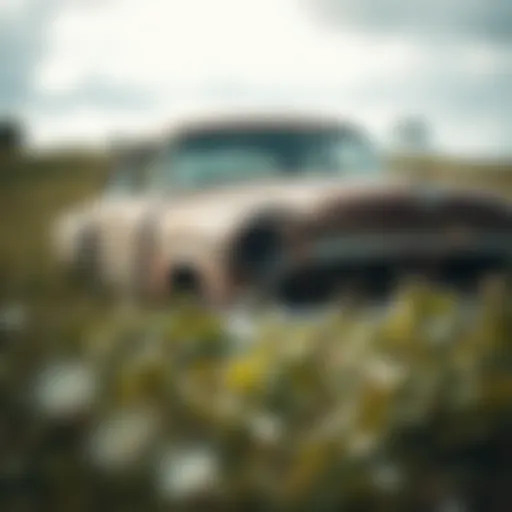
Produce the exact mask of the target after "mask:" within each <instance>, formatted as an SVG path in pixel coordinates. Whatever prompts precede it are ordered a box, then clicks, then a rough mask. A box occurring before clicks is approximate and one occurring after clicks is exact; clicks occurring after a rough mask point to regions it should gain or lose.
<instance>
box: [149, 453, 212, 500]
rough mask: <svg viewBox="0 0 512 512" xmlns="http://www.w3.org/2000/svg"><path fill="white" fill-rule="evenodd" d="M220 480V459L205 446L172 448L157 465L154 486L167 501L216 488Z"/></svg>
mask: <svg viewBox="0 0 512 512" xmlns="http://www.w3.org/2000/svg"><path fill="white" fill-rule="evenodd" d="M219 481H220V462H219V460H218V457H217V455H216V453H215V452H214V451H213V450H211V449H209V448H208V447H201V446H197V447H192V448H188V449H179V448H178V449H174V450H173V449H171V450H170V451H169V452H168V453H167V454H165V455H164V456H163V457H162V459H161V460H160V463H159V465H158V468H157V475H156V486H157V491H158V492H159V494H160V495H161V496H162V497H163V498H164V499H168V500H180V499H187V498H192V497H196V496H200V495H203V494H205V493H209V492H211V491H213V490H215V489H216V488H217V486H218V484H219Z"/></svg>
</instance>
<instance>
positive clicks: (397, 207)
mask: <svg viewBox="0 0 512 512" xmlns="http://www.w3.org/2000/svg"><path fill="white" fill-rule="evenodd" d="M163 205H164V207H163V209H162V210H161V212H160V213H161V215H160V221H161V223H162V224H161V225H162V226H164V227H165V229H166V230H170V231H172V232H173V233H176V232H180V233H182V234H183V236H185V237H188V236H190V235H191V234H193V233H199V232H200V233H201V235H203V236H206V237H207V236H211V237H215V238H216V237H219V236H222V235H229V234H230V233H231V232H232V231H233V230H234V229H236V228H237V227H238V226H240V225H242V224H243V223H246V222H248V221H250V220H251V219H252V218H254V217H255V216H256V215H258V214H261V213H264V212H265V211H275V210H277V211H283V212H287V213H289V214H292V216H293V215H295V216H296V218H298V219H299V218H301V217H303V218H304V219H305V220H306V221H307V220H308V219H323V218H325V219H327V218H328V217H329V214H331V217H332V216H333V215H334V217H337V218H338V219H339V218H343V219H345V220H348V223H350V222H351V220H350V219H351V218H353V217H354V218H355V217H357V218H361V221H362V222H363V221H364V222H365V223H366V224H367V225H369V226H370V227H369V229H372V226H374V227H375V228H376V229H378V230H381V229H386V226H387V224H386V223H387V222H388V221H389V222H391V221H392V222H394V223H395V224H396V225H397V227H398V228H399V229H401V228H408V227H409V228H412V229H413V230H414V229H415V228H416V227H420V224H423V225H424V226H426V225H427V224H432V225H436V223H437V222H439V219H440V216H441V217H443V216H444V218H446V219H447V218H448V217H450V218H451V220H453V222H455V223H459V222H465V221H466V220H468V221H469V222H474V223H476V224H478V223H480V224H481V225H482V226H484V225H485V224H486V223H487V224H488V225H489V226H491V227H492V226H493V225H496V226H497V225H498V224H500V223H501V226H502V227H503V226H505V227H506V230H507V231H508V230H509V229H510V228H511V208H510V202H506V201H505V200H503V199H500V198H498V197H496V196H494V195H492V194H486V193H484V192H482V191H471V190H464V189H462V188H461V187H457V188H446V187H440V186H433V185H427V184H425V183H418V182H417V181H413V180H410V179H408V178H403V177H395V178H390V177H389V176H382V177H371V178H366V179H361V178H358V179H339V178H338V179H313V178H302V179H293V180H292V179H287V180H282V181H273V182H268V183H258V184H257V185H256V184H250V185H246V186H236V187H235V186H232V187H223V188H218V189H215V190H208V191H204V192H194V193H189V194H184V195H181V196H177V197H173V198H170V199H168V200H166V201H165V202H164V203H163ZM383 212H384V214H383ZM391 213H393V215H394V216H395V219H394V220H392V219H391ZM368 216H369V217H371V218H370V219H368ZM436 216H437V217H436ZM363 217H365V219H363ZM407 223H409V224H410V226H406V224H407ZM356 224H357V223H356ZM356 224H354V226H353V228H354V229H359V226H358V225H356Z"/></svg>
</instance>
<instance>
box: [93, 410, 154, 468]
mask: <svg viewBox="0 0 512 512" xmlns="http://www.w3.org/2000/svg"><path fill="white" fill-rule="evenodd" d="M157 432H158V419H157V416H156V415H155V414H154V413H153V412H152V411H150V410H144V409H141V410H122V411H117V412H115V413H114V414H113V415H112V416H111V417H108V418H107V419H106V420H104V421H102V422H101V423H100V424H99V425H98V426H97V428H96V429H95V431H94V432H93V434H92V437H91V440H90V443H89V446H88V448H89V457H90V460H91V461H92V463H93V464H94V465H95V466H98V467H99V468H101V469H104V470H107V471H117V470H119V469H123V468H127V467H134V466H135V465H136V464H138V463H139V462H141V460H142V459H143V457H144V455H145V453H146V452H147V450H148V448H149V447H150V445H151V443H152V441H153V440H154V438H155V437H156V434H157Z"/></svg>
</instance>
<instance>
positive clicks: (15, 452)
mask: <svg viewBox="0 0 512 512" xmlns="http://www.w3.org/2000/svg"><path fill="white" fill-rule="evenodd" d="M2 158H3V160H2V163H1V167H2V168H1V171H0V305H1V306H2V315H1V318H0V342H1V343H0V405H1V413H0V435H1V436H2V437H1V440H2V443H0V508H1V509H2V510H9V511H10V510H38V509H39V508H45V509H48V510H52V511H53V510H55V511H58V510H63V511H64V510H66V511H70V510H73V511H75V510H84V511H85V510H93V509H98V510H102V509H105V510H123V511H124V510H152V509H155V510H156V509H161V507H164V509H167V508H169V507H173V508H172V509H175V506H176V504H177V503H178V504H183V503H184V502H188V503H190V502H191V503H193V504H194V505H196V506H197V507H199V509H204V506H205V505H206V504H208V505H211V503H212V502H213V501H215V502H217V504H220V505H221V508H222V509H225V508H226V506H227V505H230V506H235V505H236V506H237V508H240V509H242V506H243V505H245V504H247V502H248V501H249V500H250V501H252V502H256V503H258V504H260V505H262V506H263V505H267V506H269V505H274V506H278V507H279V506H282V507H288V508H289V507H293V509H294V510H295V509H304V510H312V509H315V510H317V509H318V510H326V509H327V510H338V509H339V505H340V503H342V504H343V503H344V504H345V505H346V507H347V509H348V510H386V511H387V510H433V509H435V507H437V506H438V505H439V504H440V503H441V502H443V503H446V502H449V501H450V499H452V500H456V501H457V500H462V501H466V504H467V506H468V507H472V509H475V510H490V511H492V510H499V509H500V508H499V507H501V509H500V510H503V509H504V510H508V509H511V508H512V504H511V498H512V493H511V492H510V488H511V483H512V482H511V481H510V475H511V474H512V467H511V465H510V461H511V460H512V459H511V458H510V456H509V455H507V454H510V453H511V452H510V450H511V448H512V447H511V443H510V439H509V438H510V436H509V435H508V434H507V432H508V429H510V426H511V420H512V355H511V354H512V352H511V343H512V325H511V319H512V313H511V302H510V291H508V292H507V291H506V289H505V288H506V287H505V286H504V284H503V283H502V282H499V281H497V282H494V281H493V282H489V283H487V285H486V287H485V292H484V293H482V295H481V296H480V298H479V299H478V300H477V301H476V302H468V301H461V300H459V299H458V298H457V297H454V296H452V295H451V294H449V293H446V292H445V291H444V290H431V289H429V288H428V287H427V288H425V287H423V286H422V285H420V284H418V283H409V284H404V288H403V290H401V291H400V293H398V295H396V297H395V301H394V302H393V303H391V304H390V305H389V308H388V309H386V310H383V311H380V312H375V311H371V310H367V309H353V310H352V309H351V310H345V311H342V310H334V311H333V312H332V314H329V315H327V316H326V317H325V318H323V319H321V320H319V319H316V320H307V319H302V320H301V321H293V322H291V323H290V322H287V321H286V320H285V319H282V318H278V317H277V318H276V317H274V316H265V317H262V318H260V319H259V322H258V323H257V324H254V323H248V321H247V319H245V320H244V319H235V320H236V321H234V323H228V324H220V323H219V319H218V318H215V317H212V316H210V315H207V314H205V313H204V312H201V311H198V310H196V309H195V308H193V307H192V306H191V305H187V304H185V305H183V306H182V307H181V309H178V310H175V311H172V312H170V311H166V310H164V311H142V310H134V309H128V310H126V309H122V308H121V309H112V308H108V309H107V308H105V302H104V301H103V300H102V299H100V298H98V297H90V296H88V295H87V294H86V293H85V292H84V291H82V290H79V289H75V288H74V287H73V286H72V285H71V284H70V283H69V282H68V281H67V280H66V279H64V278H63V277H62V276H60V274H59V270H58V268H56V267H55V265H54V264H53V263H52V260H51V258H50V255H49V254H48V245H47V243H48V226H49V223H50V221H51V220H52V219H53V218H54V216H55V215H56V214H57V213H58V212H59V211H61V210H62V209H63V208H66V207H68V206H71V205H73V204H75V203H76V202H78V201H80V200H82V199H84V198H86V197H87V196H89V195H91V194H94V193H96V191H97V190H98V187H100V184H101V182H102V180H103V179H104V177H105V173H106V168H107V160H106V159H105V158H104V157H91V156H79V157H77V156H76V155H68V156H51V157H44V158H43V157H36V156H31V157H23V158H21V157H20V156H10V157H8V156H5V155H4V157H2ZM414 168H415V169H416V170H417V172H420V171H421V172H424V173H425V175H428V176H429V177H431V178H433V179H437V180H441V181H451V182H464V184H468V183H471V182H472V183H474V184H475V186H478V187H482V186H486V187H489V188H494V189H496V190H498V191H500V192H502V193H510V192H512V166H510V165H502V166H501V165H500V166H498V167H496V168H494V167H483V166H482V167H474V168H469V164H468V165H465V166H462V167H461V164H457V163H450V162H443V165H441V164H440V163H439V162H436V161H434V160H432V161H429V162H423V163H422V166H421V169H418V167H417V166H415V167H414ZM401 172H406V171H405V169H403V170H402V171H401ZM407 172H414V171H412V170H410V171H407ZM198 499H199V501H197V500H198ZM201 500H202V501H201ZM201 507H202V508H201ZM421 507H423V508H421Z"/></svg>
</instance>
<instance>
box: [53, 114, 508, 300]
mask: <svg viewBox="0 0 512 512" xmlns="http://www.w3.org/2000/svg"><path fill="white" fill-rule="evenodd" d="M135 153H136V154H133V152H132V154H130V153H128V154H127V156H126V158H124V159H123V160H121V162H120V163H118V164H117V165H115V166H114V169H113V171H112V173H111V176H110V177H109V179H108V180H107V184H106V186H105V190H104V191H103V193H102V194H100V195H99V197H97V198H94V199H92V200H91V201H90V202H87V203H86V204H84V205H82V206H81V207H79V208H76V209H74V210H73V211H70V212H65V213H64V215H63V216H62V217H61V218H59V219H58V221H57V223H56V225H55V232H54V236H55V238H54V240H55V249H56V252H57V255H58V257H59V258H60V260H61V261H62V263H63V264H65V265H67V266H75V267H80V268H81V269H82V270H84V271H86V272H88V274H89V275H90V276H91V278H92V277H93V276H94V277H95V279H97V280H98V281H99V282H101V283H103V284H106V285H108V286H110V287H112V288H113V289H116V290H119V291H122V292H123V293H136V294H138V295H144V296H150V297H164V298H165V297H172V296H176V295H177V294H178V293H181V292H183V293H184V292H188V293H193V294H195V295H196V296H197V297H200V298H201V299H203V300H205V301H207V302H208V303H212V304H219V305H220V304H228V303H232V302H233V301H236V300H237V299H239V298H240V297H242V296H245V295H247V294H251V293H255V294H263V295H264V294H268V295H269V296H272V297H275V298H279V299H282V300H284V301H290V302H296V303H305V302H306V303H307V302H308V301H309V302H317V301H324V300H328V299H329V298H331V297H334V296H336V295H338V294H343V293H344V292H348V291H349V290H356V289H357V290H360V291H362V292H364V293H367V294H369V295H381V294H385V293H387V292H388V291H389V290H390V289H391V288H392V287H393V286H394V285H395V283H396V282H397V281H398V280H400V279H401V278H402V277H404V276H407V275H415V274H420V275H423V276H427V277H428V278H430V279H434V280H436V281H440V282H442V283H444V284H446V285H447V286H455V287H458V288H461V289H466V288H468V289H470V288H471V287H472V286H474V285H475V284H476V283H477V281H478V280H479V278H481V277H482V276H485V275H487V274H489V273H495V272H502V271H504V270H505V269H506V268H507V267H508V265H509V262H510V256H511V247H512V208H511V205H510V203H509V202H507V201H506V200H505V199H501V198H499V197H495V196H492V195H490V194H488V193H485V192H479V191H472V190H465V189H463V188H462V187H459V188H453V187H452V188H442V187H439V186H434V185H428V184H426V183H424V184H418V183H417V182H416V181H414V180H409V179H408V178H407V177H405V178H404V177H402V178H397V177H395V178H393V177H391V176H390V175H388V174H387V173H386V172H385V169H384V166H383V165H382V162H381V161H380V158H379V155H378V152H377V151H376V149H375V147H374V145H373V144H372V142H371V141H370V139H369V138H368V137H367V135H366V134H365V133H364V132H363V131H361V130H360V129H359V128H357V127H355V126H353V125H352V124H349V123H345V122H341V121H338V120H337V119H328V118H326V117H324V116H316V117H315V116H301V115H297V116H282V117H281V116H262V117H257V116H252V117H246V116H240V117H238V118H237V117H235V118H219V119H216V120H209V121H202V122H194V123H189V124H182V125H180V126H179V127H178V128H177V129H176V130H174V131H173V132H172V133H170V134H168V135H167V136H166V137H164V138H163V139H162V140H161V141H159V142H158V144H156V143H155V144H152V145H149V146H147V147H145V148H144V149H143V150H139V151H137V152H135Z"/></svg>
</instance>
